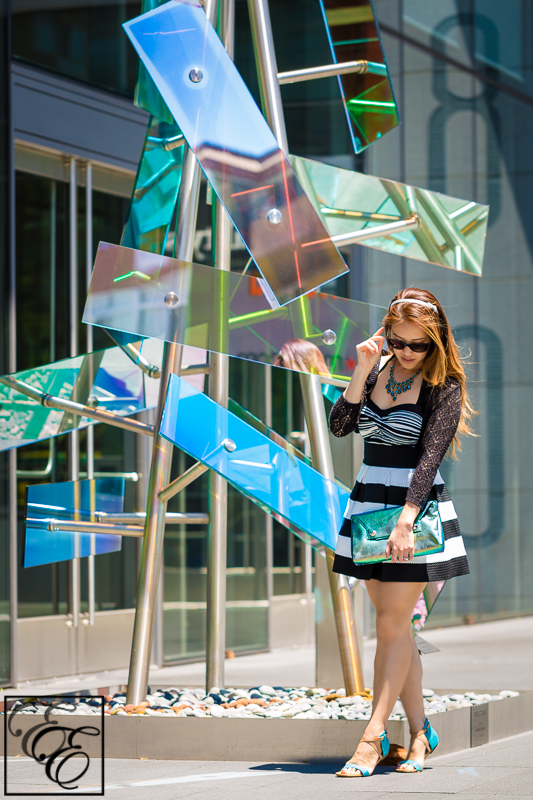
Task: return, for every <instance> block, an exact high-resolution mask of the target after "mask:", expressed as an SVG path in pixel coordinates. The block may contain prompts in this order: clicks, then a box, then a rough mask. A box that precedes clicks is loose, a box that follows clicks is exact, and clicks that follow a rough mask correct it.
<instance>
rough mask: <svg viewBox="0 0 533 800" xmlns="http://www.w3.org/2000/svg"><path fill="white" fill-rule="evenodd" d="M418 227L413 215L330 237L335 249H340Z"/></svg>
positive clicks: (418, 220)
mask: <svg viewBox="0 0 533 800" xmlns="http://www.w3.org/2000/svg"><path fill="white" fill-rule="evenodd" d="M419 227H420V217H419V216H418V215H417V214H413V215H412V216H411V217H409V218H408V219H401V220H398V222H387V223H386V224H385V225H374V226H373V227H372V228H363V230H361V231H354V232H353V233H339V234H337V235H336V236H332V237H331V241H332V242H334V243H335V244H336V245H337V247H342V246H343V245H348V244H357V243H358V242H364V241H365V239H375V238H376V237H377V236H388V235H389V234H391V233H399V232H400V231H409V230H415V229H416V228H419Z"/></svg>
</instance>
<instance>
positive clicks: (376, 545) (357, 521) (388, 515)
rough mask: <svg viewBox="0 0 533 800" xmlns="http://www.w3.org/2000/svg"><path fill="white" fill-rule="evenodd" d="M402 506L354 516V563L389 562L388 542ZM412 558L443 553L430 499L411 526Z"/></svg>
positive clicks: (435, 509) (436, 509) (435, 505)
mask: <svg viewBox="0 0 533 800" xmlns="http://www.w3.org/2000/svg"><path fill="white" fill-rule="evenodd" d="M402 510H403V506H394V507H393V508H384V509H383V510H381V511H369V512H368V513H367V514H354V515H353V517H352V559H353V561H354V563H355V564H376V563H378V562H379V561H388V560H389V559H390V556H389V559H387V557H386V556H385V548H386V546H387V539H388V538H389V536H390V535H391V533H392V532H393V530H394V528H395V527H396V523H397V522H398V520H399V519H400V514H401V513H402ZM413 533H414V535H415V556H429V555H433V553H442V551H443V550H444V533H443V530H442V521H441V518H440V515H439V506H438V503H437V501H436V500H430V501H429V503H427V504H426V506H425V508H423V509H422V511H421V512H420V514H419V515H418V517H417V518H416V520H415V523H414V525H413Z"/></svg>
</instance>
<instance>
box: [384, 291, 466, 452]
mask: <svg viewBox="0 0 533 800" xmlns="http://www.w3.org/2000/svg"><path fill="white" fill-rule="evenodd" d="M407 299H409V300H421V301H422V302H423V303H431V305H433V306H435V307H436V309H437V311H434V310H433V309H432V308H430V307H428V306H426V305H419V303H398V304H397V305H395V306H393V305H392V303H394V301H395V300H407ZM399 322H411V323H412V324H413V325H418V327H419V328H422V330H423V331H424V333H426V334H427V335H428V336H429V338H430V339H431V342H432V346H431V347H430V348H429V350H428V352H427V355H426V357H425V359H424V361H423V362H422V377H423V379H424V380H425V381H426V383H428V384H429V385H430V386H436V387H440V386H444V384H445V382H446V379H447V378H453V379H454V380H456V381H457V383H458V384H459V386H460V387H461V419H460V421H459V427H458V428H457V433H456V434H455V436H454V439H453V442H452V446H451V453H452V456H454V457H456V450H460V449H461V442H460V439H461V436H473V435H475V434H474V433H473V431H472V429H471V427H470V419H471V417H472V415H473V414H476V413H477V412H476V411H474V409H473V407H472V405H471V403H470V397H469V395H468V390H467V388H466V375H465V370H464V367H463V363H462V361H461V356H460V354H459V349H458V347H457V344H456V342H455V339H454V337H453V333H452V329H451V328H450V323H449V322H448V320H447V318H446V314H445V313H444V310H443V308H442V306H441V304H440V303H439V301H438V300H437V298H436V297H435V295H434V294H431V292H428V291H427V289H415V288H410V289H402V290H401V291H399V292H398V294H396V295H395V296H394V297H393V299H392V301H391V306H389V310H388V312H387V313H386V314H385V316H384V318H383V325H384V326H385V334H386V336H387V339H389V338H390V334H391V328H392V326H393V325H394V324H397V323H399ZM389 346H390V345H389Z"/></svg>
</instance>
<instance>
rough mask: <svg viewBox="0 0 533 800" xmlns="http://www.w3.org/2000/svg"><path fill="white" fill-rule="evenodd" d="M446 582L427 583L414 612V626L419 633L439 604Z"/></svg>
mask: <svg viewBox="0 0 533 800" xmlns="http://www.w3.org/2000/svg"><path fill="white" fill-rule="evenodd" d="M445 584H446V581H434V582H433V583H427V584H426V588H425V589H424V591H423V592H422V594H421V595H420V597H419V598H418V600H417V603H416V606H415V608H414V611H413V616H412V620H411V621H412V625H413V628H415V630H417V631H421V630H422V628H423V627H424V625H425V624H426V622H427V618H428V617H429V615H430V614H431V611H432V609H433V606H434V605H435V603H436V602H437V600H438V598H439V595H440V593H441V592H442V590H443V589H444V586H445Z"/></svg>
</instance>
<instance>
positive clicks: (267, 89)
mask: <svg viewBox="0 0 533 800" xmlns="http://www.w3.org/2000/svg"><path fill="white" fill-rule="evenodd" d="M248 8H249V12H250V22H251V28H252V39H253V44H254V51H255V60H256V64H257V71H258V78H259V87H260V90H261V100H262V102H263V113H264V114H265V117H266V119H267V122H268V123H269V125H270V127H271V128H272V130H273V132H274V135H275V136H276V138H277V140H278V144H279V146H280V147H281V149H282V150H283V151H284V153H285V154H286V155H287V134H286V131H285V121H284V117H283V106H282V103H281V92H280V88H279V83H278V80H277V69H276V59H275V54H274V43H273V38H272V26H271V24H270V16H269V11H268V0H248ZM300 382H301V386H302V394H303V399H304V410H305V417H306V421H307V427H308V429H309V436H310V440H311V451H312V454H313V464H314V466H315V467H316V469H318V471H319V472H321V473H322V474H323V475H324V476H325V477H326V478H329V479H330V480H333V479H334V477H335V475H334V471H333V460H332V457H331V449H330V446H329V439H328V432H327V427H326V417H325V410H324V399H323V397H322V390H321V385H320V378H319V377H318V376H317V375H300ZM331 564H332V562H331V559H328V572H329V580H330V589H331V599H332V602H333V608H334V611H335V621H336V627H337V637H338V640H339V650H340V654H341V660H342V668H343V673H344V682H345V687H346V694H354V693H355V691H361V690H362V689H363V688H364V686H363V676H362V667H361V655H360V653H359V650H358V648H357V636H356V635H355V614H354V608H353V603H351V593H350V589H349V586H348V579H347V578H346V577H345V576H343V575H337V574H335V573H333V572H332V570H331ZM346 592H347V593H348V596H349V598H350V603H347V602H346Z"/></svg>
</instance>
